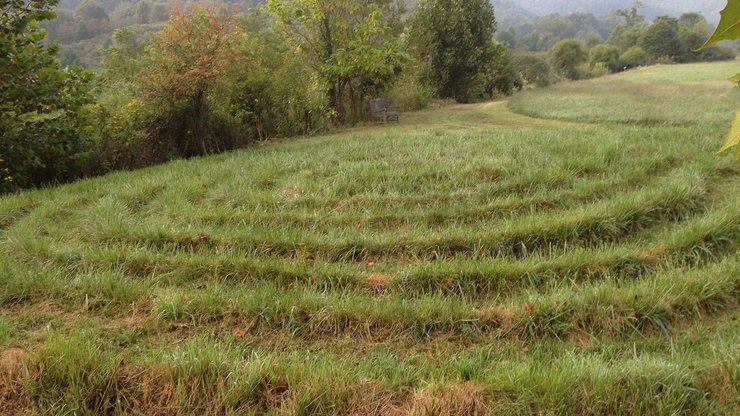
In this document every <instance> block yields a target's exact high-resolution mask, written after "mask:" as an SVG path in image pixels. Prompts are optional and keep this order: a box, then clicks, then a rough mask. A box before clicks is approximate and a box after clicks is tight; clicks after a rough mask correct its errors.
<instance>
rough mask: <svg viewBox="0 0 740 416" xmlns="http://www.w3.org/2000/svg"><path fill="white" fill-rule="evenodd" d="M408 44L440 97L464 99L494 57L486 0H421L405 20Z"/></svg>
mask: <svg viewBox="0 0 740 416" xmlns="http://www.w3.org/2000/svg"><path fill="white" fill-rule="evenodd" d="M409 25H410V27H409V39H408V43H409V48H410V50H411V51H412V54H413V55H414V56H415V57H416V58H417V59H418V60H419V61H420V62H423V63H425V64H426V65H427V67H426V68H425V71H424V73H423V74H422V76H423V79H424V80H425V82H427V83H428V84H429V85H432V86H433V87H434V88H435V89H436V93H437V95H438V96H439V97H442V98H454V99H455V100H457V101H459V102H468V101H470V100H471V99H472V98H473V97H472V95H473V90H474V89H475V84H476V82H477V78H478V77H479V74H481V73H483V72H485V71H486V68H487V66H488V65H489V64H490V63H491V62H492V61H493V60H495V59H496V48H495V47H494V46H493V44H492V42H493V34H494V32H495V31H496V19H495V17H494V13H493V6H492V5H491V3H490V2H489V1H488V0H472V1H471V0H465V1H463V0H422V1H420V2H419V3H418V4H417V7H416V10H415V11H414V14H413V15H412V16H411V18H410V20H409Z"/></svg>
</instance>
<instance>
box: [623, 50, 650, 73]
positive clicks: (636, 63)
mask: <svg viewBox="0 0 740 416" xmlns="http://www.w3.org/2000/svg"><path fill="white" fill-rule="evenodd" d="M650 62H651V60H650V56H649V55H648V54H647V52H645V51H644V50H643V49H642V48H641V47H639V46H633V47H631V48H629V49H627V51H625V52H624V53H623V54H622V56H620V57H619V67H620V68H623V69H630V68H637V67H640V66H645V65H648V64H650Z"/></svg>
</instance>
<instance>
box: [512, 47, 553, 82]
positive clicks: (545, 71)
mask: <svg viewBox="0 0 740 416" xmlns="http://www.w3.org/2000/svg"><path fill="white" fill-rule="evenodd" d="M514 65H515V66H516V68H517V70H518V71H519V73H520V74H521V76H522V78H523V79H524V81H526V82H527V83H528V84H533V85H537V86H539V87H544V86H547V85H550V81H551V74H550V72H551V71H550V65H549V64H548V63H547V59H545V57H543V56H542V55H541V54H538V53H534V52H529V53H517V54H515V55H514Z"/></svg>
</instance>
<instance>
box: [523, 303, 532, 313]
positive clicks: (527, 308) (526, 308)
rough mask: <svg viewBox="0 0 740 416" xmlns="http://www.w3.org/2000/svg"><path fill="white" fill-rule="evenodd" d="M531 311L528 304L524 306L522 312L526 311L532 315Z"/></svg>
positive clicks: (530, 306)
mask: <svg viewBox="0 0 740 416" xmlns="http://www.w3.org/2000/svg"><path fill="white" fill-rule="evenodd" d="M532 309H533V308H532V305H530V304H529V303H525V304H524V310H525V311H527V313H532Z"/></svg>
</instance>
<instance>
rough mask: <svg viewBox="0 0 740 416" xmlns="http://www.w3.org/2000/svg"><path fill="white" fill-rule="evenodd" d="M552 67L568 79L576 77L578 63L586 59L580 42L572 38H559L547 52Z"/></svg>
mask: <svg viewBox="0 0 740 416" xmlns="http://www.w3.org/2000/svg"><path fill="white" fill-rule="evenodd" d="M547 55H548V58H549V60H550V64H551V65H552V67H553V69H555V70H556V71H558V72H559V73H560V74H561V75H563V76H564V77H566V78H568V79H578V77H579V72H578V65H580V64H582V63H584V62H586V60H587V59H588V57H587V55H586V52H585V51H584V50H583V47H582V46H581V44H580V43H579V42H578V41H577V40H574V39H566V40H561V41H560V42H558V43H556V44H555V45H554V46H553V47H552V48H550V50H549V51H548V53H547Z"/></svg>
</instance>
